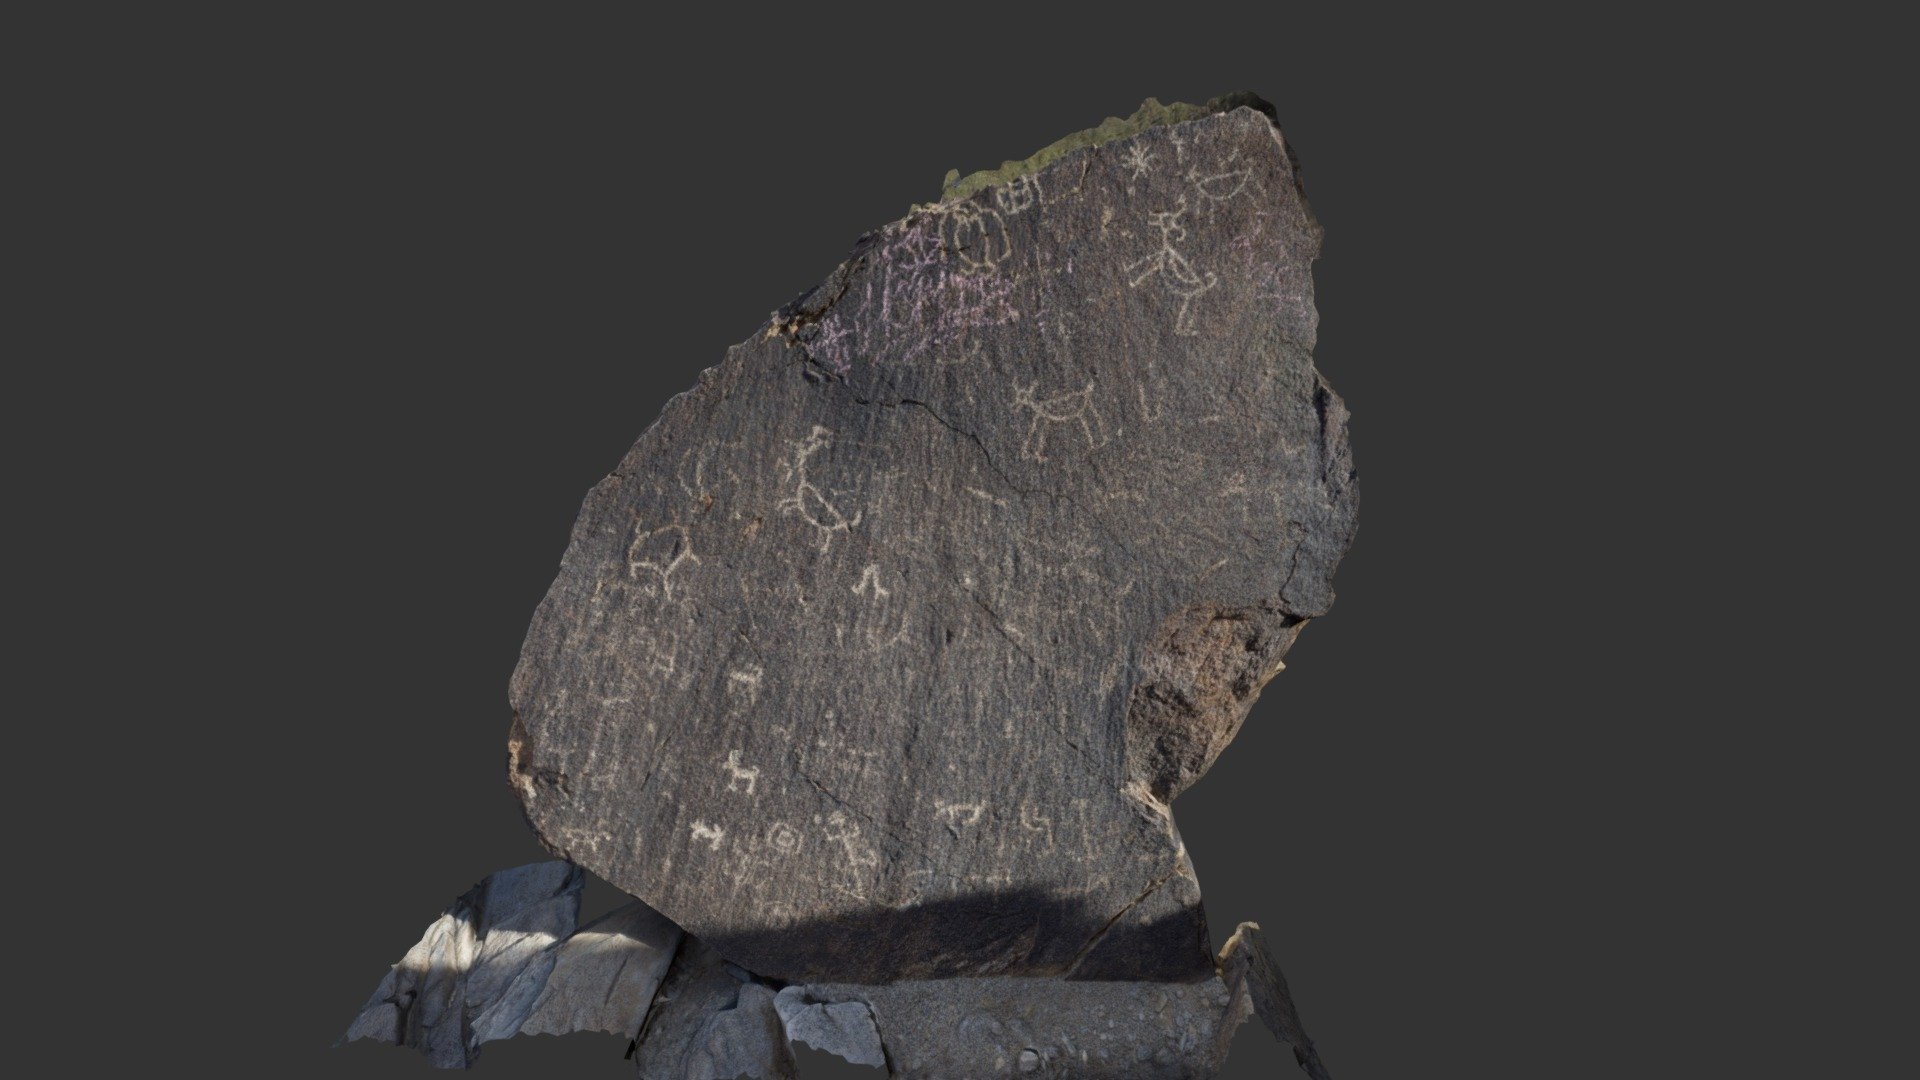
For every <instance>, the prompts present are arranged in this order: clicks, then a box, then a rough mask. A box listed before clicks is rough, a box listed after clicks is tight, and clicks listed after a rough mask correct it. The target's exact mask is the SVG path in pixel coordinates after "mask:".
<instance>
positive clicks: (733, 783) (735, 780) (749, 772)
mask: <svg viewBox="0 0 1920 1080" xmlns="http://www.w3.org/2000/svg"><path fill="white" fill-rule="evenodd" d="M725 768H726V770H727V790H728V791H740V790H741V788H740V787H739V785H741V784H745V785H746V789H745V793H746V794H748V795H752V794H753V788H754V785H755V784H757V783H759V782H760V767H759V766H758V765H750V766H745V767H743V766H742V765H741V764H740V751H738V750H729V751H727V764H726V766H725Z"/></svg>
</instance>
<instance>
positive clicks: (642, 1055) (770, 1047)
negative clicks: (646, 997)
mask: <svg viewBox="0 0 1920 1080" xmlns="http://www.w3.org/2000/svg"><path fill="white" fill-rule="evenodd" d="M773 1001H774V993H773V989H772V988H771V987H769V986H767V985H766V984H764V983H762V982H760V981H758V980H756V979H755V978H754V977H753V976H752V975H751V974H749V973H748V972H745V971H743V970H741V969H740V968H737V967H735V966H733V965H732V964H729V963H727V962H726V961H725V960H724V959H722V958H721V956H720V954H719V953H716V952H714V951H713V950H712V949H710V948H708V947H707V946H706V945H704V944H702V943H701V942H700V941H698V940H696V939H694V938H692V937H690V936H689V937H687V938H686V939H685V940H684V941H683V942H682V944H681V947H680V952H679V955H677V956H675V957H674V960H673V967H672V968H671V969H670V970H669V971H668V973H667V979H666V982H665V984H664V985H662V987H661V988H660V994H659V997H658V1000H656V1001H655V1002H654V1005H653V1009H652V1011H651V1012H649V1013H648V1015H647V1023H646V1027H645V1029H644V1030H643V1031H642V1032H641V1034H640V1040H639V1045H638V1047H637V1048H636V1050H635V1053H634V1058H635V1064H636V1065H637V1066H638V1068H639V1072H640V1077H641V1080H735V1078H736V1077H746V1078H748V1080H794V1077H795V1075H796V1072H795V1065H794V1061H793V1051H792V1050H791V1049H789V1048H788V1046H787V1037H786V1033H785V1031H784V1030H783V1029H782V1027H781V1024H780V1014H779V1013H778V1011H776V1010H775V1009H774V1005H773Z"/></svg>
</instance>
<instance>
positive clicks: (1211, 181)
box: [1187, 168, 1253, 210]
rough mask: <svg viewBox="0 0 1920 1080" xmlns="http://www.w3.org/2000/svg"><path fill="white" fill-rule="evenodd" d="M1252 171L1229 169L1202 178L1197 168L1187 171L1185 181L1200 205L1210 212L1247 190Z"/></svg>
mask: <svg viewBox="0 0 1920 1080" xmlns="http://www.w3.org/2000/svg"><path fill="white" fill-rule="evenodd" d="M1252 178H1253V170H1252V169H1230V170H1227V171H1225V172H1217V173H1213V174H1211V175H1207V176H1203V175H1201V173H1200V170H1199V169H1197V168H1193V169H1188V170H1187V181H1188V182H1189V183H1191V184H1192V185H1193V190H1194V192H1195V193H1196V194H1197V195H1199V196H1200V200H1201V205H1202V206H1204V207H1206V208H1207V209H1209V210H1211V209H1214V208H1215V207H1218V206H1219V205H1220V204H1221V203H1224V202H1226V201H1227V200H1228V199H1231V198H1233V197H1234V196H1236V195H1238V194H1240V193H1241V192H1243V191H1245V190H1246V189H1247V182H1248V181H1249V180H1251V179H1252Z"/></svg>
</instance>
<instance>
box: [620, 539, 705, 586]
mask: <svg viewBox="0 0 1920 1080" xmlns="http://www.w3.org/2000/svg"><path fill="white" fill-rule="evenodd" d="M699 561H700V556H698V555H695V554H694V553H693V540H692V537H691V536H690V535H689V534H688V532H687V527H686V526H685V525H678V524H675V525H662V526H660V527H659V528H657V529H650V530H647V531H644V532H640V533H638V534H636V535H635V536H634V538H633V542H632V543H631V544H628V545H627V575H628V576H629V577H631V578H633V579H634V580H635V581H638V582H640V583H641V584H640V587H641V588H642V589H643V590H645V592H646V594H647V595H648V596H664V597H665V598H666V599H668V600H672V599H673V575H674V571H676V570H679V569H680V567H681V566H682V565H683V564H685V563H690V562H691V563H697V562H699ZM642 571H644V572H645V573H644V574H643V573H642Z"/></svg>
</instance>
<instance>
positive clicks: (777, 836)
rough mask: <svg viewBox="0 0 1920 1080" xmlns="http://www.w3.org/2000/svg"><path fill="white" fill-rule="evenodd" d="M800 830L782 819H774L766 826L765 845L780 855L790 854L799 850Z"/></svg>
mask: <svg viewBox="0 0 1920 1080" xmlns="http://www.w3.org/2000/svg"><path fill="white" fill-rule="evenodd" d="M801 839H802V838H801V836H800V830H798V829H795V828H794V827H793V826H791V825H789V824H787V823H786V822H784V821H776V822H774V823H773V824H772V825H771V826H768V828H767V846H768V847H770V848H772V849H773V850H775V851H777V852H779V853H780V854H782V855H791V854H793V853H794V852H796V851H799V850H800V844H801Z"/></svg>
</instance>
